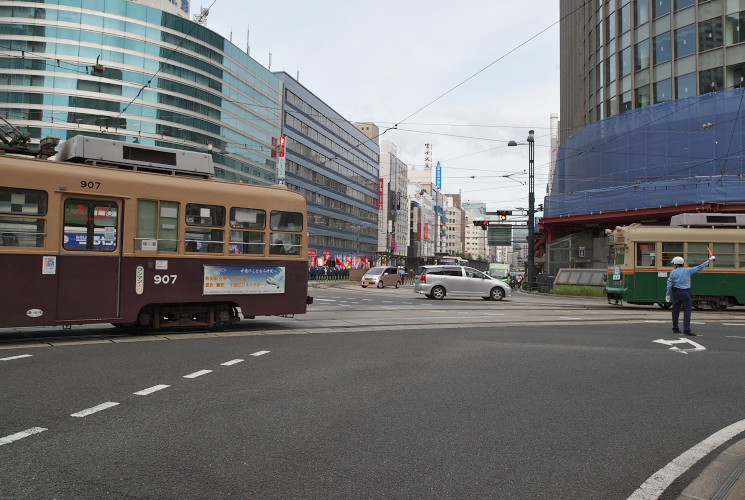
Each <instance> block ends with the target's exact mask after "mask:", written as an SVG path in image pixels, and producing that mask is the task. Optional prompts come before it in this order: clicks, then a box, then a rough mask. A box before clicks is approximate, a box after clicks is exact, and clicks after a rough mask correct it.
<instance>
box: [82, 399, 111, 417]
mask: <svg viewBox="0 0 745 500" xmlns="http://www.w3.org/2000/svg"><path fill="white" fill-rule="evenodd" d="M118 404H119V403H115V402H113V401H109V402H107V403H101V404H100V405H96V406H94V407H92V408H88V409H87V410H80V411H79V412H75V413H72V414H70V416H71V417H87V416H88V415H92V414H94V413H96V412H99V411H101V410H106V409H108V408H111V407H114V406H116V405H118Z"/></svg>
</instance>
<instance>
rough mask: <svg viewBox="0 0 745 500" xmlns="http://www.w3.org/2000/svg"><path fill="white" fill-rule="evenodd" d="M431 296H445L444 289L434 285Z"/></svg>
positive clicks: (442, 297)
mask: <svg viewBox="0 0 745 500" xmlns="http://www.w3.org/2000/svg"><path fill="white" fill-rule="evenodd" d="M432 298H433V299H437V300H442V299H444V298H445V289H444V288H442V287H441V286H436V287H434V288H433V289H432Z"/></svg>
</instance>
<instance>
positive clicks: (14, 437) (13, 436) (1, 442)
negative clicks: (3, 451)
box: [0, 427, 47, 446]
mask: <svg viewBox="0 0 745 500" xmlns="http://www.w3.org/2000/svg"><path fill="white" fill-rule="evenodd" d="M45 430H47V429H46V428H45V427H32V428H30V429H26V430H25V431H21V432H16V433H15V434H11V435H10V436H5V437H3V438H0V446H2V445H4V444H8V443H12V442H13V441H18V440H19V439H23V438H25V437H29V436H31V435H33V434H38V433H40V432H44V431H45Z"/></svg>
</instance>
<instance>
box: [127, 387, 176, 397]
mask: <svg viewBox="0 0 745 500" xmlns="http://www.w3.org/2000/svg"><path fill="white" fill-rule="evenodd" d="M169 387H171V386H170V385H165V384H160V385H154V386H152V387H148V388H147V389H143V390H141V391H137V392H135V393H133V394H135V395H136V396H147V395H148V394H152V393H154V392H158V391H162V390H163V389H168V388H169Z"/></svg>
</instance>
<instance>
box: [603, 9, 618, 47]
mask: <svg viewBox="0 0 745 500" xmlns="http://www.w3.org/2000/svg"><path fill="white" fill-rule="evenodd" d="M606 26H607V28H606V29H605V35H606V37H607V38H606V40H607V41H609V42H610V41H611V40H613V39H614V38H616V13H615V12H611V14H610V15H609V16H608V17H607V18H606Z"/></svg>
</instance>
